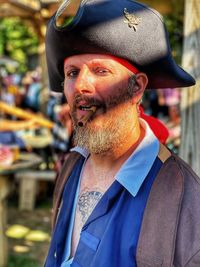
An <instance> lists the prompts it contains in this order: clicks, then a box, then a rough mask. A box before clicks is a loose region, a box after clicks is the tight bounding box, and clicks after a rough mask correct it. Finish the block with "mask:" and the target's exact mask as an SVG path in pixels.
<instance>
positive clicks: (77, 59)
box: [64, 54, 139, 74]
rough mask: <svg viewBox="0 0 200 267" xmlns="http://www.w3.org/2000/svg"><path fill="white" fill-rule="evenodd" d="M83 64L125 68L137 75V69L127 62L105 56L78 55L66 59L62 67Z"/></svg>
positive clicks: (111, 56)
mask: <svg viewBox="0 0 200 267" xmlns="http://www.w3.org/2000/svg"><path fill="white" fill-rule="evenodd" d="M83 63H88V64H107V65H110V66H111V67H112V66H113V67H116V66H118V67H119V66H121V67H123V68H124V67H125V68H126V69H128V70H129V71H131V72H133V73H135V74H136V73H138V72H139V71H138V69H137V68H136V67H135V66H133V65H132V64H130V63H129V62H128V61H127V60H124V59H122V58H118V57H115V56H113V55H105V54H80V55H74V56H71V57H68V58H66V59H65V61H64V67H65V68H66V67H68V66H74V65H79V64H83Z"/></svg>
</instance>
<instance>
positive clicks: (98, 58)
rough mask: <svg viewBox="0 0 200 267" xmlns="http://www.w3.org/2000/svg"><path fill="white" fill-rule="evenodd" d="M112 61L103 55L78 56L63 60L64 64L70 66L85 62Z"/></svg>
mask: <svg viewBox="0 0 200 267" xmlns="http://www.w3.org/2000/svg"><path fill="white" fill-rule="evenodd" d="M104 59H105V60H107V61H108V60H113V58H112V56H109V55H104V54H80V55H74V56H71V57H68V58H66V59H65V61H64V64H65V65H66V64H67V65H70V64H74V63H79V62H80V63H81V62H85V61H88V62H89V61H91V62H98V61H99V62H102V61H103V60H104Z"/></svg>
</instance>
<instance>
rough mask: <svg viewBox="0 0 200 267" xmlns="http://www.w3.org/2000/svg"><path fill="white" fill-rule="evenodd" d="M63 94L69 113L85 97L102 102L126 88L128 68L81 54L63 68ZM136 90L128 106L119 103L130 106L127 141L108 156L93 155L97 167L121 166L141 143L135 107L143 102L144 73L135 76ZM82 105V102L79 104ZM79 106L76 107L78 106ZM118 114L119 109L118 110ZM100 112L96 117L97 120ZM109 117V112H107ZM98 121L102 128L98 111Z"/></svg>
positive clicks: (145, 80)
mask: <svg viewBox="0 0 200 267" xmlns="http://www.w3.org/2000/svg"><path fill="white" fill-rule="evenodd" d="M64 73H65V81H64V93H65V96H66V98H67V101H68V104H69V106H70V109H71V110H72V107H73V104H74V100H75V97H77V96H87V97H93V98H95V99H97V100H98V101H102V102H104V101H105V99H106V97H108V95H109V96H110V95H114V94H115V92H116V87H117V88H124V87H127V86H128V80H129V78H130V77H131V75H133V73H131V72H130V71H129V70H128V69H127V68H125V67H124V66H122V65H121V64H120V63H118V62H116V61H115V60H113V59H112V58H111V57H110V56H108V55H97V54H83V55H76V56H72V57H69V58H67V60H65V64H64ZM136 77H137V78H136V80H137V86H138V90H137V93H136V94H135V95H134V96H133V97H132V99H131V101H130V102H131V103H122V104H121V105H129V108H130V116H131V119H132V124H130V125H127V127H126V129H125V132H124V134H125V135H126V138H125V140H126V141H124V143H123V146H120V148H119V147H116V148H114V149H113V150H112V151H109V153H108V155H104V156H103V157H102V156H101V155H92V154H91V157H90V159H91V160H93V161H94V162H96V163H97V164H98V166H100V165H105V166H107V167H109V166H110V165H112V166H113V163H114V164H116V163H117V162H118V161H119V162H123V161H124V160H126V158H127V157H128V156H129V155H130V154H131V153H132V151H133V150H134V148H135V147H136V145H137V144H138V143H139V142H140V140H141V139H142V137H143V135H144V133H143V130H142V131H141V127H140V125H139V121H138V112H137V106H136V104H137V103H138V102H139V100H140V99H141V98H142V95H143V92H144V89H145V87H146V84H147V81H148V80H147V77H146V75H145V74H144V73H138V74H137V76H136ZM80 103H81V104H83V105H84V101H82V102H80ZM80 103H79V104H80ZM117 108H119V110H120V105H119V107H117ZM98 112H99V116H98ZM107 112H110V113H112V109H111V110H109V111H107ZM84 113H87V111H85V110H80V109H78V108H77V109H76V116H77V117H81V116H82V115H83V114H84ZM96 116H97V117H98V119H94V121H93V122H92V123H94V125H95V127H102V125H103V123H104V116H106V113H102V112H101V110H100V111H98V110H97V112H96Z"/></svg>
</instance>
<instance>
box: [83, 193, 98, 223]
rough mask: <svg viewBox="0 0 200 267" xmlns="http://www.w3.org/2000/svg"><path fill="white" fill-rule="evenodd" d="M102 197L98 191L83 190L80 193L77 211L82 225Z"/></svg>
mask: <svg viewBox="0 0 200 267" xmlns="http://www.w3.org/2000/svg"><path fill="white" fill-rule="evenodd" d="M102 195H103V194H102V193H101V192H100V191H99V190H92V191H91V190H87V189H85V190H83V191H82V192H81V195H80V197H79V199H78V211H79V212H80V214H81V220H82V223H83V224H84V223H85V222H86V220H87V219H88V217H89V215H90V214H91V212H92V211H93V209H94V208H95V206H96V204H97V203H98V202H99V200H100V198H101V197H102Z"/></svg>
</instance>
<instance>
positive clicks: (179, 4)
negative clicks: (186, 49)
mask: <svg viewBox="0 0 200 267" xmlns="http://www.w3.org/2000/svg"><path fill="white" fill-rule="evenodd" d="M171 3H172V10H173V12H172V13H170V14H168V15H166V16H164V21H165V23H166V26H167V30H168V31H169V39H170V44H171V48H172V54H173V56H174V58H175V60H176V62H177V63H179V64H181V58H182V47H183V17H184V0H171Z"/></svg>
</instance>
